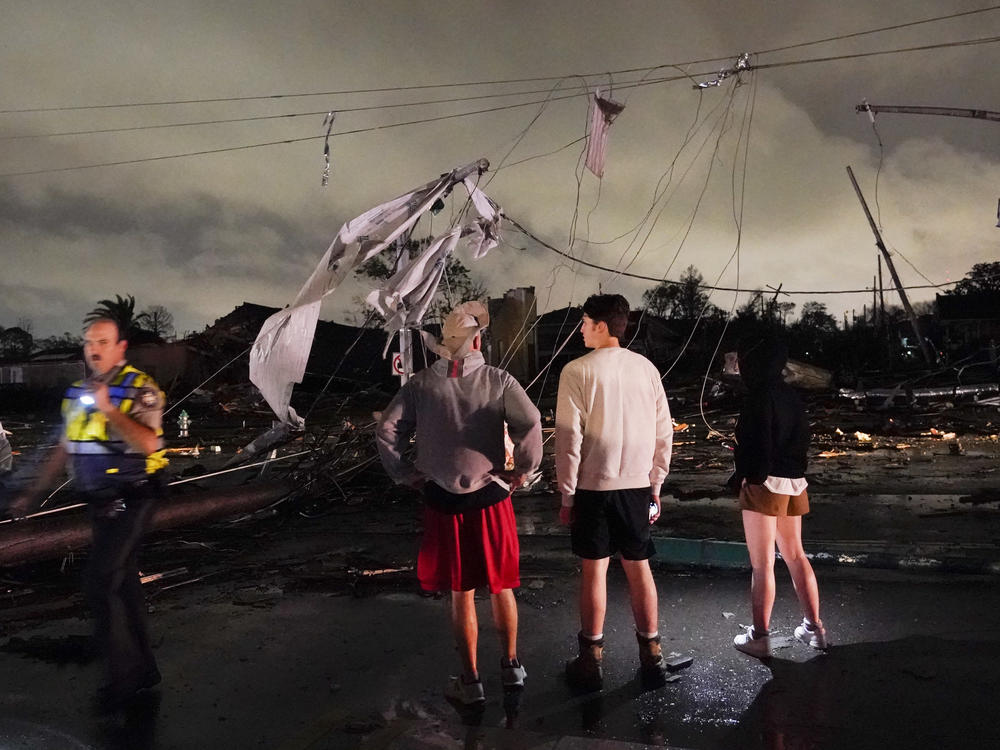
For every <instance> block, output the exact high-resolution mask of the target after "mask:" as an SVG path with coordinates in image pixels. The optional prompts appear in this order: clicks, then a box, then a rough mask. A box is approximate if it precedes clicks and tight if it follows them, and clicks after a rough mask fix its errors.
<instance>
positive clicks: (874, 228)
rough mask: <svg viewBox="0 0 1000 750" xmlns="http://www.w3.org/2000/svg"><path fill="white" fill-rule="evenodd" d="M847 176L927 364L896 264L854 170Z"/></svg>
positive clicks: (927, 355)
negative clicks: (862, 192) (886, 246)
mask: <svg viewBox="0 0 1000 750" xmlns="http://www.w3.org/2000/svg"><path fill="white" fill-rule="evenodd" d="M847 176H848V177H850V178H851V184H852V185H854V192H855V193H857V194H858V200H859V201H861V207H862V208H863V209H864V210H865V216H867V217H868V224H869V225H870V226H871V228H872V233H873V234H874V235H875V246H876V247H877V248H878V249H879V250H880V251H881V252H882V257H883V258H885V264H886V266H888V268H889V274H890V275H891V276H892V281H893V283H894V284H895V285H896V291H897V292H899V299H900V301H901V302H902V303H903V309H904V310H905V311H906V317H908V318H909V319H910V325H912V326H913V333H914V335H915V336H916V337H917V343H919V344H920V351H921V352H922V353H923V355H924V361H925V362H927V364H932V363H933V361H934V360H933V358H932V357H931V352H930V349H928V348H927V342H926V341H924V337H923V336H922V335H921V334H920V324H919V323H918V322H917V316H916V314H915V313H914V312H913V308H912V307H910V300H909V299H907V297H906V290H905V289H904V288H903V283H902V282H901V281H900V280H899V274H897V273H896V266H894V265H893V263H892V258H891V257H890V256H889V251H888V250H886V248H885V243H884V242H882V235H881V233H880V232H879V231H878V227H877V226H876V225H875V219H874V218H872V212H871V211H870V210H869V209H868V204H867V203H866V202H865V196H864V195H862V194H861V188H860V187H858V181H857V180H856V179H854V171H853V170H852V169H851V168H850V166H848V167H847Z"/></svg>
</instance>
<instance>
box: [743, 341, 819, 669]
mask: <svg viewBox="0 0 1000 750" xmlns="http://www.w3.org/2000/svg"><path fill="white" fill-rule="evenodd" d="M787 361H788V349H787V348H786V346H785V345H784V343H782V342H781V341H778V340H776V339H771V338H765V339H755V340H752V341H749V342H747V343H746V344H744V345H743V346H741V347H740V351H739V367H740V377H741V378H742V379H743V382H744V384H745V385H746V387H747V390H748V393H747V395H746V397H745V398H744V401H743V408H742V409H741V411H740V417H739V421H738V422H737V424H736V442H737V446H736V472H735V473H734V474H733V477H732V479H731V482H732V484H733V485H734V486H735V487H738V488H739V493H740V508H741V510H742V513H743V531H744V533H745V535H746V541H747V550H748V551H749V553H750V565H751V567H752V568H753V577H752V579H751V584H750V602H751V607H752V610H753V625H752V626H750V627H748V628H747V632H746V633H741V634H740V635H738V636H736V638H734V639H733V645H734V646H735V647H736V648H737V649H738V650H739V651H742V652H743V653H746V654H750V655H751V656H756V657H758V658H765V657H768V656H770V655H771V642H770V630H769V628H770V620H771V609H772V607H773V606H774V546H775V542H777V545H778V549H779V550H780V551H781V557H782V559H783V560H784V561H785V564H786V565H787V566H788V570H789V572H790V573H791V574H792V583H793V584H794V586H795V594H796V596H797V597H798V600H799V605H800V607H801V609H802V615H803V619H802V623H801V624H800V625H799V626H798V627H797V628H796V629H795V637H796V638H797V639H798V640H800V641H802V642H803V643H805V644H806V645H808V646H811V647H813V648H816V649H821V650H822V649H825V648H826V646H827V641H826V631H825V630H824V628H823V623H822V621H821V620H820V618H819V588H818V586H817V584H816V575H815V574H814V573H813V569H812V565H811V564H810V563H809V559H808V558H807V557H806V555H805V552H804V551H803V549H802V516H803V515H805V514H806V513H808V512H809V495H808V493H807V492H806V487H807V482H806V479H805V470H806V463H807V458H806V454H807V452H808V449H809V420H808V419H807V417H806V412H805V406H804V405H803V403H802V399H801V398H800V397H799V394H798V393H796V392H795V390H794V389H793V388H792V387H791V386H790V385H788V384H787V383H785V381H784V379H783V378H782V370H783V369H784V367H785V364H786V362H787Z"/></svg>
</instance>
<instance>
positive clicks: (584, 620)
mask: <svg viewBox="0 0 1000 750" xmlns="http://www.w3.org/2000/svg"><path fill="white" fill-rule="evenodd" d="M610 560H611V558H610V557H603V558H601V559H600V560H586V559H584V560H581V561H580V563H581V564H582V567H583V575H582V577H581V579H580V629H581V630H582V631H583V633H584V635H597V634H598V633H603V632H604V615H605V613H606V612H607V609H608V562H609V561H610Z"/></svg>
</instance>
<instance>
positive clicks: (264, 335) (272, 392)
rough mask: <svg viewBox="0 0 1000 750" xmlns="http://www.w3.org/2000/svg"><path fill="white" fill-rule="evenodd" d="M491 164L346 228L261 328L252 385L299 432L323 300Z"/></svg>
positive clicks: (445, 179) (465, 170)
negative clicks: (301, 388) (297, 391)
mask: <svg viewBox="0 0 1000 750" xmlns="http://www.w3.org/2000/svg"><path fill="white" fill-rule="evenodd" d="M488 168H489V162H488V161H487V160H486V159H480V160H479V161H476V162H473V163H472V164H468V165H466V166H465V167H461V168H458V169H455V170H452V171H451V172H448V173H446V174H443V175H441V177H439V178H438V179H436V180H434V181H432V182H429V183H427V184H426V185H423V186H422V187H419V188H417V189H416V190H411V191H410V192H408V193H405V194H403V195H401V196H399V197H398V198H395V199H393V200H391V201H389V202H388V203H383V204H381V205H379V206H376V207H375V208H373V209H371V210H369V211H367V212H365V213H363V214H361V215H360V216H358V217H356V218H354V219H351V220H350V221H348V222H347V223H346V224H344V225H343V226H342V227H341V228H340V231H339V232H338V233H337V236H336V238H334V240H333V243H332V244H331V245H330V247H329V248H328V249H327V251H326V253H324V255H323V257H322V259H321V260H320V262H319V264H318V265H317V266H316V269H315V270H314V271H313V273H312V275H311V276H310V277H309V279H308V280H307V281H306V283H305V284H304V285H303V287H302V289H301V290H299V293H298V295H297V296H296V297H295V300H294V301H293V302H292V304H291V305H290V306H289V307H286V308H285V309H284V310H280V311H279V312H277V313H275V314H274V315H272V316H271V317H270V318H268V319H267V320H266V321H264V325H263V326H261V329H260V333H258V334H257V339H256V341H254V344H253V347H252V348H251V350H250V381H251V382H252V383H253V384H254V385H256V386H257V387H258V388H259V389H260V392H261V394H262V395H263V396H264V399H265V400H266V401H267V403H268V405H269V406H270V407H271V409H273V410H274V413H275V415H277V417H278V419H280V420H281V421H282V422H286V423H288V424H290V425H292V426H293V427H295V428H297V429H302V428H303V427H304V426H305V423H304V421H303V419H302V418H301V417H300V416H299V415H298V414H296V413H295V410H294V409H293V408H292V407H291V406H290V401H291V397H292V387H293V386H294V384H295V383H301V382H302V377H303V375H304V374H305V370H306V362H307V361H308V359H309V351H310V349H311V348H312V341H313V335H314V334H315V332H316V323H317V321H318V320H319V308H320V304H321V302H322V300H323V298H324V297H325V296H326V295H328V294H330V292H332V291H333V290H334V289H336V288H337V287H338V286H339V285H340V284H341V283H342V282H343V280H344V279H345V278H346V277H347V275H348V274H349V273H350V272H351V271H353V270H354V269H355V268H356V267H357V266H359V265H361V264H362V263H364V262H366V261H368V260H369V259H371V258H373V257H374V256H375V255H377V254H378V253H380V252H382V250H384V249H385V248H386V247H388V246H389V244H390V243H391V242H392V241H393V240H395V239H396V238H397V237H399V236H400V235H402V234H403V233H404V232H406V231H407V230H409V229H410V228H411V227H412V226H413V225H414V224H416V222H417V220H418V219H419V218H420V217H421V216H422V215H423V214H424V212H426V211H428V210H429V209H430V208H431V206H433V205H434V204H435V203H436V202H437V201H438V200H440V199H441V198H443V197H444V196H446V195H447V194H448V193H449V191H450V190H451V189H452V188H453V187H454V186H455V185H456V184H457V183H459V182H462V181H463V180H464V179H465V178H466V177H468V176H469V175H470V174H472V173H473V172H478V173H479V174H482V172H484V171H486V170H487V169H488Z"/></svg>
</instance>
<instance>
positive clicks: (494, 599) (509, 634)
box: [490, 589, 517, 659]
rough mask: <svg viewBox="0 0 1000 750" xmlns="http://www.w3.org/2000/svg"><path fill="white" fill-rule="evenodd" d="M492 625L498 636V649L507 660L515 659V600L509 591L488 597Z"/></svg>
mask: <svg viewBox="0 0 1000 750" xmlns="http://www.w3.org/2000/svg"><path fill="white" fill-rule="evenodd" d="M490 602H491V604H492V605H493V623H494V624H495V625H496V627H497V633H499V634H500V648H502V649H503V650H504V654H505V656H506V657H507V658H508V659H514V658H516V657H517V599H515V598H514V592H513V590H511V589H503V590H502V591H500V593H498V594H493V595H492V596H491V597H490Z"/></svg>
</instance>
